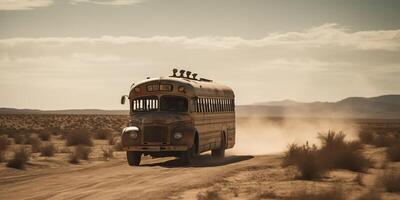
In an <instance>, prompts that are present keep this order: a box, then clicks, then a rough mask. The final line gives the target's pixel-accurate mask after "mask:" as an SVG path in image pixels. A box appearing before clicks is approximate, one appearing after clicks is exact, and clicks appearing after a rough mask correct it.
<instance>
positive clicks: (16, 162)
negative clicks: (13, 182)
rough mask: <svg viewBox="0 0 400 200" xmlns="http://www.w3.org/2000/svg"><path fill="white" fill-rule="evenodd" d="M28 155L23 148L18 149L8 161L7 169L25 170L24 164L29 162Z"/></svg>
mask: <svg viewBox="0 0 400 200" xmlns="http://www.w3.org/2000/svg"><path fill="white" fill-rule="evenodd" d="M29 157H30V153H29V151H28V150H26V149H25V148H24V147H20V148H19V149H17V150H16V151H15V153H14V157H13V158H12V159H11V160H9V161H8V163H7V167H11V168H16V169H25V165H26V162H27V161H28V160H29Z"/></svg>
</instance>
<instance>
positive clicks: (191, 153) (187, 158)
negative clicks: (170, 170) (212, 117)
mask: <svg viewBox="0 0 400 200" xmlns="http://www.w3.org/2000/svg"><path fill="white" fill-rule="evenodd" d="M196 147H197V144H196V143H194V144H193V146H192V147H191V148H189V149H188V150H187V151H184V152H182V154H181V160H182V164H183V165H191V164H193V163H194V161H195V159H196V157H197V152H196V149H197V148H196Z"/></svg>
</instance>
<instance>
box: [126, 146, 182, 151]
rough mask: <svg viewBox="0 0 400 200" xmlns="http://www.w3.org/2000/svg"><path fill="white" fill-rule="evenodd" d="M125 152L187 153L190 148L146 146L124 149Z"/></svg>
mask: <svg viewBox="0 0 400 200" xmlns="http://www.w3.org/2000/svg"><path fill="white" fill-rule="evenodd" d="M123 150H124V151H152V152H157V151H186V150H188V147H187V146H186V145H175V146H159V145H157V146H155V145H151V146H150V145H146V146H127V147H124V148H123Z"/></svg>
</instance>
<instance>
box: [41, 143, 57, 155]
mask: <svg viewBox="0 0 400 200" xmlns="http://www.w3.org/2000/svg"><path fill="white" fill-rule="evenodd" d="M40 152H41V154H40V155H41V156H46V157H51V156H54V154H55V152H56V147H55V146H54V144H52V143H48V144H45V145H43V146H42V148H41V149H40Z"/></svg>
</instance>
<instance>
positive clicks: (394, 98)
mask: <svg viewBox="0 0 400 200" xmlns="http://www.w3.org/2000/svg"><path fill="white" fill-rule="evenodd" d="M0 114H77V115H82V114H93V115H128V114H129V111H128V110H98V109H73V110H48V111H44V110H33V109H15V108H0ZM236 116H238V117H249V116H256V117H328V118H375V119H400V95H384V96H378V97H370V98H365V97H349V98H346V99H343V100H341V101H338V102H310V103H303V102H297V101H292V100H283V101H271V102H261V103H255V104H252V105H239V106H236Z"/></svg>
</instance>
